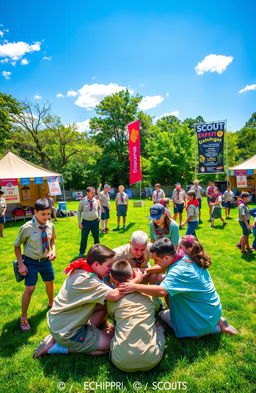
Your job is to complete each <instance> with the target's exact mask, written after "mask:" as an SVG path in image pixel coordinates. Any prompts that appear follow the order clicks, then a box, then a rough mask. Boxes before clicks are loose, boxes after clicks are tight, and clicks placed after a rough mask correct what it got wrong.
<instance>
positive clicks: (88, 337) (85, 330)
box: [51, 325, 100, 353]
mask: <svg viewBox="0 0 256 393" xmlns="http://www.w3.org/2000/svg"><path fill="white" fill-rule="evenodd" d="M51 333H52V332H51ZM52 335H53V337H54V339H55V341H56V342H57V343H58V344H60V345H62V346H63V347H65V348H68V349H70V350H72V351H75V352H80V353H89V352H94V351H96V350H97V349H98V348H99V341H100V330H99V329H97V328H96V327H94V326H92V325H85V326H82V327H81V328H79V329H78V331H77V332H76V334H74V336H72V337H69V338H65V337H63V336H61V335H60V334H58V333H52Z"/></svg>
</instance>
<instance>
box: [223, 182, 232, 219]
mask: <svg viewBox="0 0 256 393" xmlns="http://www.w3.org/2000/svg"><path fill="white" fill-rule="evenodd" d="M223 202H224V206H225V212H226V220H230V219H231V217H230V209H231V207H232V205H233V203H234V193H233V191H231V187H230V186H229V185H228V186H227V189H226V191H224V194H223Z"/></svg>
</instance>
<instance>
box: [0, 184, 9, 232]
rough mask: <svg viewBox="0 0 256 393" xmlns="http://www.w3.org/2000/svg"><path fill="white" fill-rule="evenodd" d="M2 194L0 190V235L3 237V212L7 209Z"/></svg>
mask: <svg viewBox="0 0 256 393" xmlns="http://www.w3.org/2000/svg"><path fill="white" fill-rule="evenodd" d="M3 195H4V192H3V191H2V190H0V237H4V223H5V213H6V210H7V204H6V201H5V198H4V197H3Z"/></svg>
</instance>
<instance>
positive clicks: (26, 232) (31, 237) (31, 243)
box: [14, 217, 56, 259]
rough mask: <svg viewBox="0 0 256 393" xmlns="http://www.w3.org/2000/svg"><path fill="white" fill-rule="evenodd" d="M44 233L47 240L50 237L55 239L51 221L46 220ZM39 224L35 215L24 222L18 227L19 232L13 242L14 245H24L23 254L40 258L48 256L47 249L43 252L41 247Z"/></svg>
mask: <svg viewBox="0 0 256 393" xmlns="http://www.w3.org/2000/svg"><path fill="white" fill-rule="evenodd" d="M46 225H47V228H46V234H47V237H48V242H49V243H50V240H51V239H56V234H55V227H54V225H53V223H52V222H50V221H47V223H46ZM39 226H41V224H39V222H38V221H37V219H36V218H35V217H33V219H32V220H30V221H28V222H26V224H24V225H22V227H21V228H20V231H19V234H18V236H17V238H16V240H15V242H14V245H15V246H16V247H20V246H21V245H22V244H23V245H24V255H26V256H27V257H29V258H32V259H41V258H45V257H47V256H48V253H49V251H48V250H46V251H45V254H44V253H43V248H42V229H40V228H39Z"/></svg>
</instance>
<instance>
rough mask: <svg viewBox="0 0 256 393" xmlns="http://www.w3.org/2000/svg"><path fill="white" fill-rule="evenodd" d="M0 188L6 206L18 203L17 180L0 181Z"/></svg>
mask: <svg viewBox="0 0 256 393" xmlns="http://www.w3.org/2000/svg"><path fill="white" fill-rule="evenodd" d="M0 187H1V190H2V191H3V192H4V198H5V200H6V203H7V204H8V203H19V202H20V193H19V186H18V179H1V180H0Z"/></svg>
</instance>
